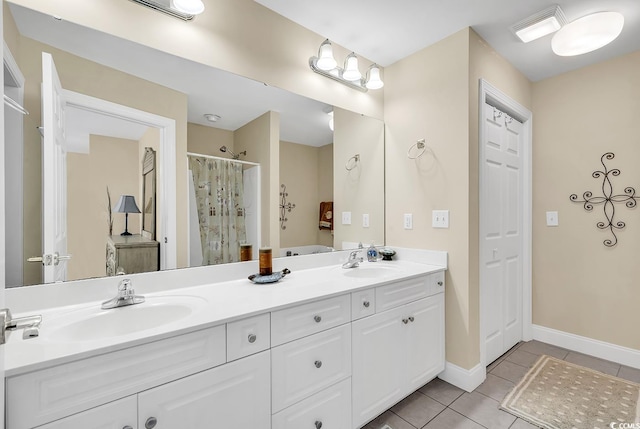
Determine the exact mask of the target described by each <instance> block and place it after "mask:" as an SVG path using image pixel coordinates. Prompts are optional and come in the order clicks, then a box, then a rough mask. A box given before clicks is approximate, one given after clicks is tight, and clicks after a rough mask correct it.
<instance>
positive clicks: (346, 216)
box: [342, 212, 351, 225]
mask: <svg viewBox="0 0 640 429" xmlns="http://www.w3.org/2000/svg"><path fill="white" fill-rule="evenodd" d="M342 224H343V225H351V212H342Z"/></svg>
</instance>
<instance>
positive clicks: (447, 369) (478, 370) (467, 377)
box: [438, 362, 487, 392]
mask: <svg viewBox="0 0 640 429" xmlns="http://www.w3.org/2000/svg"><path fill="white" fill-rule="evenodd" d="M438 378H439V379H441V380H444V381H446V382H447V383H449V384H453V385H454V386H456V387H459V388H460V389H463V390H466V391H467V392H472V391H474V390H475V389H476V387H478V386H480V385H481V384H482V382H483V381H484V380H485V379H486V378H487V369H486V367H484V366H482V365H481V364H478V365H476V366H474V367H473V368H471V369H464V368H460V367H459V366H458V365H454V364H452V363H451V362H446V363H445V366H444V371H442V372H441V373H440V374H438Z"/></svg>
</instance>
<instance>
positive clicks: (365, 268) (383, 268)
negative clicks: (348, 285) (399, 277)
mask: <svg viewBox="0 0 640 429" xmlns="http://www.w3.org/2000/svg"><path fill="white" fill-rule="evenodd" d="M376 264H377V262H372V263H368V264H360V265H359V266H358V267H355V268H342V267H341V268H340V269H341V270H342V271H343V275H345V276H347V277H355V278H361V279H376V278H384V277H389V276H392V275H394V274H397V273H399V272H400V269H399V268H397V267H392V266H389V265H376Z"/></svg>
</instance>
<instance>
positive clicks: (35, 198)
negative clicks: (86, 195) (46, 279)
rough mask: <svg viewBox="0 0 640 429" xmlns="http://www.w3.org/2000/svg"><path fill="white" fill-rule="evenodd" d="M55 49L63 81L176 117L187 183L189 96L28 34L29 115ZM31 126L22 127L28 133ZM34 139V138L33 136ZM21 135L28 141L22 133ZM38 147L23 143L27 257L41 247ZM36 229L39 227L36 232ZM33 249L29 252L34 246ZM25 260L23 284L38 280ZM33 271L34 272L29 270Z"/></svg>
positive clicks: (182, 177) (181, 222)
mask: <svg viewBox="0 0 640 429" xmlns="http://www.w3.org/2000/svg"><path fill="white" fill-rule="evenodd" d="M43 51H45V52H49V53H51V54H52V55H53V58H54V61H55V63H56V67H57V69H58V74H59V75H60V80H61V82H62V86H63V87H64V88H65V89H69V90H72V91H75V92H79V93H82V94H86V95H90V96H93V97H97V98H102V99H104V100H107V101H111V102H114V103H118V104H123V105H125V106H129V107H133V108H136V109H139V110H142V111H146V112H150V113H154V114H157V115H160V116H164V117H168V118H171V119H174V120H175V121H176V160H177V162H176V178H177V179H176V180H177V182H176V183H177V189H186V163H185V162H184V159H185V154H186V131H187V129H186V123H187V122H186V118H187V97H186V95H184V94H182V93H179V92H177V91H174V90H171V89H168V88H166V87H162V86H160V85H156V84H153V83H151V82H149V81H145V80H142V79H139V78H136V77H134V76H131V75H128V74H126V73H122V72H119V71H116V70H114V69H110V68H108V67H104V66H102V65H100V64H97V63H94V62H91V61H87V60H85V59H82V58H80V57H77V56H75V55H71V54H69V53H67V52H64V51H60V50H57V49H55V48H52V47H50V46H47V45H43V44H41V43H39V42H36V41H34V40H32V39H28V38H25V37H20V38H19V46H18V52H19V54H18V55H17V61H18V64H19V66H20V69H21V70H22V72H23V73H24V75H25V79H26V82H25V100H24V104H25V107H26V108H27V110H28V111H29V112H30V113H31V115H30V117H32V118H33V120H34V121H35V122H36V123H40V121H41V119H40V82H42V54H41V53H42V52H43ZM32 132H33V130H25V133H32ZM35 139H38V137H37V136H36V137H35ZM25 141H29V140H28V139H25ZM40 159H41V152H40V147H39V146H38V145H25V153H24V163H25V172H24V204H25V225H24V227H25V236H24V239H25V248H24V251H25V257H27V256H32V255H33V254H38V253H39V252H40V251H41V250H40V249H41V246H42V244H41V233H40V231H39V228H40V223H41V221H40V213H41V210H42V208H41V176H40V163H41V161H40ZM186 198H187V196H186V193H184V192H182V193H181V192H178V193H177V200H176V208H175V210H176V221H177V237H178V243H177V254H178V266H179V267H184V266H186V263H187V261H186V256H185V255H186V216H187V211H186ZM36 231H37V233H36ZM36 249H37V251H36V253H33V252H34V250H36ZM33 265H35V264H32V265H25V284H34V283H40V282H41V281H42V279H41V277H40V275H39V274H38V273H39V272H40V271H41V270H40V269H39V267H34V266H33ZM31 271H33V272H31Z"/></svg>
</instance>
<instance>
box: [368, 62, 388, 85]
mask: <svg viewBox="0 0 640 429" xmlns="http://www.w3.org/2000/svg"><path fill="white" fill-rule="evenodd" d="M365 86H366V87H367V88H368V89H380V88H382V87H383V86H384V82H383V81H382V79H380V67H378V65H377V64H374V65H372V66H371V67H370V68H369V78H368V79H367V83H365Z"/></svg>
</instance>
